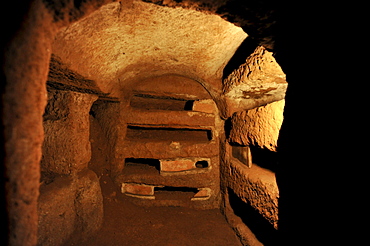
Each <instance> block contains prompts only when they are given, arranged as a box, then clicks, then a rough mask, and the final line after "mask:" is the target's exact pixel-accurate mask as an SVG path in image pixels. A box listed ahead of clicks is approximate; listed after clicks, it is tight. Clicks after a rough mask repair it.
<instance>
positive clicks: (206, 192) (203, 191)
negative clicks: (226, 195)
mask: <svg viewBox="0 0 370 246" xmlns="http://www.w3.org/2000/svg"><path fill="white" fill-rule="evenodd" d="M210 196H211V189H210V188H200V189H199V191H198V192H197V193H196V194H195V195H194V197H193V198H191V200H192V201H198V200H207V199H209V198H210Z"/></svg>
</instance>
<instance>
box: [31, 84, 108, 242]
mask: <svg viewBox="0 0 370 246" xmlns="http://www.w3.org/2000/svg"><path fill="white" fill-rule="evenodd" d="M97 98H98V96H96V95H92V94H86V93H80V92H73V91H60V90H49V93H48V104H47V106H46V109H45V114H44V130H45V140H44V144H43V158H42V160H41V173H42V176H41V188H40V197H39V200H38V214H39V219H38V228H39V233H38V245H61V244H62V243H64V242H65V241H66V240H67V239H68V238H69V237H70V236H71V235H72V234H73V233H77V232H79V235H80V238H84V237H86V236H89V235H91V233H93V232H95V231H96V230H97V229H99V228H100V226H101V225H102V222H103V198H102V194H101V189H100V185H99V179H98V177H97V175H96V174H95V173H94V172H93V171H91V170H90V169H89V168H88V164H89V161H90V158H91V145H90V119H89V112H90V108H91V105H92V104H93V102H94V101H95V100H96V99H97Z"/></svg>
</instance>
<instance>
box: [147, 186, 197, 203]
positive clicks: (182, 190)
mask: <svg viewBox="0 0 370 246" xmlns="http://www.w3.org/2000/svg"><path fill="white" fill-rule="evenodd" d="M198 191H199V190H198V189H197V188H190V187H172V186H164V187H154V195H155V199H156V200H190V199H191V198H193V197H194V195H195V194H196V193H197V192H198Z"/></svg>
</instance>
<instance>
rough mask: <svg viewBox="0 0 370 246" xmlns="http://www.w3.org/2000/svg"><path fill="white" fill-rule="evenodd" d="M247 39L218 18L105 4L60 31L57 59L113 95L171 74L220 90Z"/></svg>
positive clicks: (146, 5) (187, 11)
mask: <svg viewBox="0 0 370 246" xmlns="http://www.w3.org/2000/svg"><path fill="white" fill-rule="evenodd" d="M246 37H247V34H246V33H245V32H244V31H243V30H242V28H240V27H237V26H235V25H234V24H232V23H230V22H227V21H225V20H223V19H222V18H221V17H219V16H218V15H214V14H207V13H204V12H199V11H196V10H192V9H184V8H181V7H175V8H171V7H163V6H159V5H155V4H152V3H147V2H142V1H138V0H134V1H133V2H132V3H131V4H129V5H127V4H126V5H125V6H122V5H121V3H120V2H116V3H110V4H107V5H104V6H103V7H101V8H100V9H99V10H97V11H95V12H94V13H92V14H91V15H88V16H87V17H85V18H83V19H81V20H79V21H77V22H75V23H73V24H71V25H69V26H67V27H64V28H62V29H60V31H59V32H58V34H57V35H56V37H55V40H54V43H53V54H54V56H55V57H56V58H57V59H58V60H59V61H60V62H61V63H63V64H64V66H66V67H68V68H69V69H70V70H72V71H75V72H77V73H78V74H80V75H81V76H83V77H84V78H85V79H86V81H94V83H96V86H97V87H98V88H99V89H100V90H101V91H102V92H104V93H110V94H111V95H112V96H119V91H120V90H121V89H122V88H123V87H125V85H126V84H127V83H129V82H130V81H133V80H134V79H135V80H137V79H138V78H146V77H150V76H157V75H161V74H166V73H176V74H179V75H183V76H187V77H190V78H194V79H196V80H198V81H205V83H206V84H207V85H208V86H209V87H212V90H215V91H221V90H222V83H221V81H222V75H223V74H222V73H223V69H224V67H225V65H226V64H227V63H228V61H229V60H230V58H231V57H232V56H233V55H234V52H235V51H236V49H237V48H238V47H239V45H240V44H241V43H242V42H243V40H244V39H245V38H246ZM94 86H95V85H94Z"/></svg>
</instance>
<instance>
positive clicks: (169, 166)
mask: <svg viewBox="0 0 370 246" xmlns="http://www.w3.org/2000/svg"><path fill="white" fill-rule="evenodd" d="M160 163H161V172H180V171H186V170H190V169H194V168H195V162H194V160H189V159H176V160H161V161H160Z"/></svg>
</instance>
